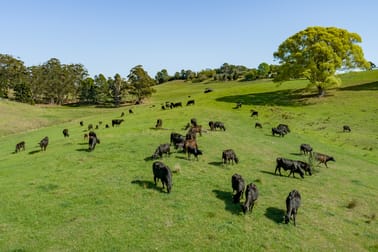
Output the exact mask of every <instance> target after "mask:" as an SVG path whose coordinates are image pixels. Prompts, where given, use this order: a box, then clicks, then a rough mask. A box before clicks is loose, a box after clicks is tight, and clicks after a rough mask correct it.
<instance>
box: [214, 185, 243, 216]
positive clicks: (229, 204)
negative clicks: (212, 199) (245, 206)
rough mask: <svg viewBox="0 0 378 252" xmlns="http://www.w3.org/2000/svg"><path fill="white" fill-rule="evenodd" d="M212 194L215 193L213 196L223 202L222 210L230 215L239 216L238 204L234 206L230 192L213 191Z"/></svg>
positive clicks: (239, 208)
mask: <svg viewBox="0 0 378 252" xmlns="http://www.w3.org/2000/svg"><path fill="white" fill-rule="evenodd" d="M213 193H215V196H216V197H217V198H218V199H220V200H222V201H223V202H224V205H225V207H224V208H225V209H226V210H227V211H229V212H231V213H232V214H240V213H241V212H242V209H241V206H240V203H237V204H235V203H234V202H233V199H232V198H233V195H232V193H231V192H228V191H221V190H217V189H214V190H213Z"/></svg>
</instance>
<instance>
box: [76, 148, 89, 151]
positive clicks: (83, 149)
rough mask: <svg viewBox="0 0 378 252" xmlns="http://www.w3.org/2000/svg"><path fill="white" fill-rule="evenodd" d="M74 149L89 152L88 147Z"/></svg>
mask: <svg viewBox="0 0 378 252" xmlns="http://www.w3.org/2000/svg"><path fill="white" fill-rule="evenodd" d="M76 151H81V152H91V151H90V150H89V149H88V148H80V149H76Z"/></svg>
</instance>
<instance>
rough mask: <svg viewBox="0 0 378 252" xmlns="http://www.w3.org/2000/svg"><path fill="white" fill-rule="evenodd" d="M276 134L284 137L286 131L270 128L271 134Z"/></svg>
mask: <svg viewBox="0 0 378 252" xmlns="http://www.w3.org/2000/svg"><path fill="white" fill-rule="evenodd" d="M276 134H277V135H279V136H281V137H284V136H285V134H286V133H285V131H283V130H282V129H279V128H272V136H275V135H276Z"/></svg>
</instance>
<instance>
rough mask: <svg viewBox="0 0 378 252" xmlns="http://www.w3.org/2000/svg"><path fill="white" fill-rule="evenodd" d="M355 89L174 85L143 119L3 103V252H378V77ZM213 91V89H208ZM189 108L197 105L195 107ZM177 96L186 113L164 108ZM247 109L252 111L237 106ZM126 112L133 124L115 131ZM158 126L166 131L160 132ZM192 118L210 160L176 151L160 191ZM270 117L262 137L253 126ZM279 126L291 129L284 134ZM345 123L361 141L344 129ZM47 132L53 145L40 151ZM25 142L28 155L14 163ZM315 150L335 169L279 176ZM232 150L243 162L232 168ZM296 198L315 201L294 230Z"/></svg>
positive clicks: (350, 85) (353, 79)
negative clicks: (318, 91) (92, 134)
mask: <svg viewBox="0 0 378 252" xmlns="http://www.w3.org/2000/svg"><path fill="white" fill-rule="evenodd" d="M342 80H343V83H344V85H343V86H342V87H341V88H339V89H333V90H330V91H329V92H328V95H327V96H325V97H323V98H320V99H319V98H317V97H315V96H313V95H312V92H311V90H306V89H305V87H306V83H305V82H304V81H301V80H298V81H292V82H285V83H283V84H282V85H277V84H275V83H272V82H270V81H260V82H232V83H230V82H228V83H208V84H205V83H196V84H191V83H185V82H174V83H167V84H163V85H160V86H157V87H156V89H157V93H155V94H154V95H153V97H152V98H151V99H150V100H149V101H148V102H146V104H144V105H139V106H133V107H132V108H133V110H134V114H128V113H127V111H128V108H129V107H123V108H117V109H100V108H92V107H85V108H80V107H78V108H73V107H37V106H29V105H24V104H14V103H12V102H8V101H4V100H1V101H0V111H1V115H3V120H2V122H1V123H0V136H1V144H0V192H1V193H0V251H151V250H161V251H231V250H236V251H246V250H252V251H293V250H294V251H378V225H377V217H376V215H377V214H378V212H377V209H378V202H377V198H378V176H377V175H378V133H377V130H378V128H377V125H378V82H377V80H378V71H370V72H361V73H349V74H346V75H343V76H342ZM206 87H211V88H212V89H213V90H214V92H211V93H207V94H204V93H203V90H204V89H205V88H206ZM188 96H190V98H189V97H188ZM189 99H195V102H196V103H195V105H194V106H189V107H186V106H185V104H186V101H187V100H189ZM165 101H172V102H178V101H181V102H183V105H184V106H183V107H182V108H174V109H172V110H162V109H161V104H163V103H165ZM239 101H241V102H242V103H243V106H242V107H241V108H240V109H234V108H233V107H235V104H236V102H239ZM250 109H255V110H257V111H259V118H251V117H250ZM121 112H125V114H126V115H125V117H124V119H125V121H124V122H123V123H122V124H121V125H120V126H119V127H114V128H112V127H111V120H112V119H120V114H121ZM158 118H161V119H162V120H163V128H164V129H161V130H156V129H152V128H153V127H154V126H155V123H156V120H157V119H158ZM191 118H196V119H197V121H198V123H199V124H202V125H203V127H204V128H205V129H206V130H207V131H206V132H205V133H203V135H202V136H198V137H197V139H198V145H199V148H200V149H201V150H202V151H203V152H204V154H203V156H200V157H199V160H198V161H196V160H188V159H187V157H186V156H185V155H184V154H183V153H179V152H178V153H176V152H175V151H173V153H172V154H171V156H170V157H163V158H162V162H164V163H165V164H167V165H168V166H169V167H170V168H171V169H172V170H174V173H173V187H172V192H171V193H170V194H167V193H166V192H165V191H162V190H161V183H159V184H158V185H157V186H155V185H154V183H153V175H152V168H151V167H152V163H153V161H152V160H150V159H149V157H150V156H151V155H152V154H153V152H154V151H155V149H156V147H157V146H158V145H159V144H161V143H167V142H169V136H170V133H171V132H178V133H181V134H185V132H186V131H185V130H183V127H184V126H185V125H186V124H187V123H188V122H189V121H190V119H191ZM81 120H83V121H84V124H85V126H83V127H81V126H80V125H79V122H80V121H81ZM210 120H213V121H222V122H224V124H225V126H226V131H225V132H223V131H216V132H211V131H209V129H208V122H209V121H210ZM99 121H102V122H103V123H102V124H101V125H100V129H98V130H95V131H96V133H97V136H98V137H99V138H100V140H101V143H100V144H98V145H97V146H96V149H95V150H94V151H93V152H88V151H87V149H88V144H87V142H86V141H84V139H83V135H84V133H87V130H86V126H87V125H88V124H89V123H92V124H93V125H96V124H98V122H99ZM257 121H258V122H260V123H262V125H263V128H262V129H255V128H254V124H255V122H257ZM279 123H285V124H288V125H289V126H290V129H291V133H289V134H288V135H286V136H285V137H283V138H281V137H278V136H276V137H273V136H272V135H271V128H272V127H275V126H277V125H278V124H279ZM105 124H110V128H108V129H106V128H105V127H104V125H105ZM344 124H347V125H349V126H350V127H351V129H352V131H351V132H350V133H344V132H342V126H343V125H344ZM64 128H68V129H69V131H70V137H69V138H66V139H64V137H63V134H62V130H63V129H64ZM44 136H49V138H50V144H49V146H48V147H47V151H46V152H40V151H39V150H40V149H39V146H38V142H39V141H40V140H41V139H42V138H43V137H44ZM22 140H24V141H25V142H26V151H23V152H21V153H17V154H15V153H14V148H15V145H16V143H18V142H20V141H22ZM302 143H308V144H310V145H311V146H312V147H313V148H314V150H315V151H318V152H321V153H326V154H329V155H332V156H333V157H334V158H335V159H336V162H329V163H328V166H329V168H325V167H324V165H320V166H317V164H316V163H314V165H315V167H314V174H313V175H312V176H305V178H304V179H302V178H300V177H299V176H298V175H297V176H296V177H297V178H292V177H290V178H288V177H287V176H286V175H287V174H285V172H283V174H284V176H282V177H281V176H278V175H275V174H274V170H275V160H276V158H277V157H286V158H291V159H298V160H304V161H307V158H306V157H304V156H303V155H300V154H299V145H300V144H302ZM228 148H232V149H234V150H235V152H236V154H237V155H238V157H239V159H240V163H239V164H235V165H224V164H222V160H221V153H222V151H223V150H224V149H228ZM172 149H173V148H172ZM234 173H239V174H241V175H242V176H243V177H244V179H245V180H246V182H247V183H250V182H254V183H255V184H256V185H257V187H258V189H259V192H260V195H259V199H258V201H257V204H256V205H255V208H254V209H253V212H252V213H248V214H246V215H244V214H243V213H242V211H241V207H240V206H239V205H237V204H233V203H232V188H231V176H232V174H234ZM292 189H297V190H299V192H300V193H301V195H302V205H301V207H300V208H299V213H298V215H297V226H296V227H294V225H293V224H292V223H290V224H289V225H285V224H283V215H284V214H285V208H286V207H285V199H286V196H287V195H288V193H289V192H290V191H291V190H292ZM242 201H244V200H242Z"/></svg>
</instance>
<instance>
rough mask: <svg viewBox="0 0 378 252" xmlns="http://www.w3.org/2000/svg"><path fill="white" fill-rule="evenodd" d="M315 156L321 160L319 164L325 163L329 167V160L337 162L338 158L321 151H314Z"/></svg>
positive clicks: (317, 159)
mask: <svg viewBox="0 0 378 252" xmlns="http://www.w3.org/2000/svg"><path fill="white" fill-rule="evenodd" d="M313 157H314V158H315V160H316V161H319V164H324V165H325V166H326V167H327V168H328V166H327V162H328V161H334V162H336V160H335V159H334V158H333V157H331V156H328V155H326V154H321V153H318V152H314V153H313Z"/></svg>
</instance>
